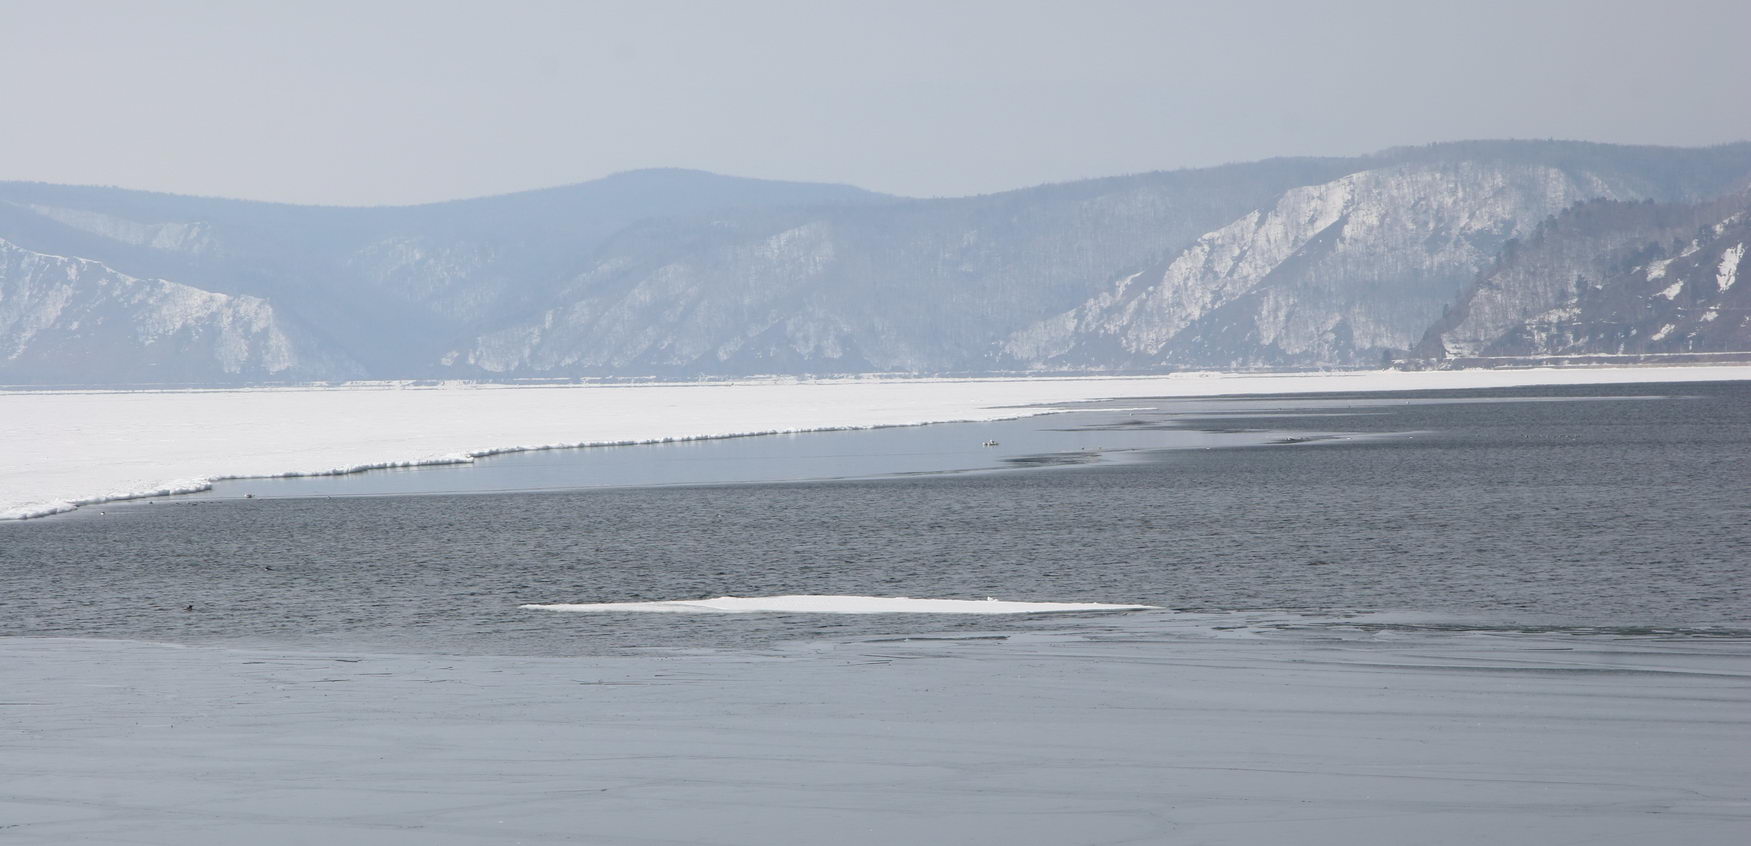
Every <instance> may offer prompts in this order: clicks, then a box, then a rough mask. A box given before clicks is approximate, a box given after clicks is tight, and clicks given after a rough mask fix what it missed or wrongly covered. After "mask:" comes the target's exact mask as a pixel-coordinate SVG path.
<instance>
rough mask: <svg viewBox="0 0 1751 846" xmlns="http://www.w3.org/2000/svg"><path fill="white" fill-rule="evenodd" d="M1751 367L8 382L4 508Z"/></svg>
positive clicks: (36, 511) (1681, 376)
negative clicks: (1304, 397) (974, 424)
mask: <svg viewBox="0 0 1751 846" xmlns="http://www.w3.org/2000/svg"><path fill="white" fill-rule="evenodd" d="M1740 379H1751V366H1725V367H1673V368H1619V369H1606V368H1601V369H1535V370H1485V371H1453V372H1430V373H1400V372H1392V371H1387V372H1372V373H1337V374H1287V375H1222V374H1179V375H1174V376H1163V377H1149V378H1077V379H1008V380H1005V379H983V380H892V381H879V380H844V381H821V382H785V381H770V382H751V383H741V384H727V383H712V384H693V385H650V386H611V385H566V386H503V385H466V384H451V385H441V386H411V385H381V384H374V385H352V386H343V387H311V388H262V389H246V390H223V391H221V390H214V391H86V392H52V391H12V392H5V391H0V518H16V517H29V516H37V515H43V514H51V513H55V512H57V511H65V510H67V509H70V508H73V507H74V506H76V505H80V504H88V503H93V502H103V501H106V500H113V499H120V498H126V497H139V496H150V495H161V494H167V493H174V492H187V491H194V490H202V489H205V488H206V487H207V486H209V485H210V484H211V482H212V481H213V480H214V479H222V478H247V477H265V476H281V475H298V474H321V473H344V472H353V471H357V470H362V469H370V468H384V467H403V466H414V465H423V464H446V463H449V464H455V463H466V462H468V461H472V460H473V459H474V458H476V457H479V456H484V455H491V454H495V453H503V452H510V451H517V450H528V449H546V448H557V447H567V446H582V445H591V444H618V443H640V442H660V441H671V440H682V439H695V438H711V437H724V436H730V435H739V434H757V433H772V432H796V431H807V430H823V429H855V428H869V427H877V426H897V425H910V424H919V423H932V422H946V421H953V420H993V419H999V418H1005V417H1014V416H1017V415H1022V414H1029V413H1036V412H1037V411H1038V409H1032V410H1022V409H1017V408H1015V406H1020V405H1035V404H1051V403H1067V402H1075V401H1083V400H1093V399H1106V398H1125V397H1156V396H1160V397H1196V396H1215V395H1223V394H1273V393H1308V392H1326V391H1369V390H1425V389H1440V388H1476V387H1506V386H1515V385H1537V384H1605V383H1625V382H1686V381H1707V380H1740Z"/></svg>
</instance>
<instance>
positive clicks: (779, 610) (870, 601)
mask: <svg viewBox="0 0 1751 846" xmlns="http://www.w3.org/2000/svg"><path fill="white" fill-rule="evenodd" d="M521 607H523V608H529V609H534V610H540V611H582V612H594V613H610V612H616V611H620V612H643V613H656V614H758V613H767V614H1047V613H1054V612H1064V611H1150V610H1154V609H1156V608H1158V607H1159V606H1155V605H1114V604H1110V603H1105V602H1012V601H1008V600H1001V599H912V598H909V597H904V596H806V595H798V596H720V597H717V598H716V599H674V600H668V601H665V602H595V603H585V604H565V603H555V604H546V605H524V606H521Z"/></svg>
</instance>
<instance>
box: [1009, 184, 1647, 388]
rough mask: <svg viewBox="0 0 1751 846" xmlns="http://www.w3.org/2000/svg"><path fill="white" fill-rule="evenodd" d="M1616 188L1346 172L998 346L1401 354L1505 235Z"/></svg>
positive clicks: (1129, 361) (1090, 357) (1223, 355)
mask: <svg viewBox="0 0 1751 846" xmlns="http://www.w3.org/2000/svg"><path fill="white" fill-rule="evenodd" d="M1626 194H1632V192H1631V190H1630V189H1628V188H1626V187H1624V186H1622V185H1620V184H1615V183H1614V182H1613V181H1612V180H1610V179H1607V178H1604V177H1600V176H1597V175H1594V174H1589V173H1580V174H1573V173H1569V172H1566V171H1564V170H1560V169H1557V168H1554V167H1548V166H1540V165H1525V164H1506V163H1486V162H1458V163H1451V164H1446V163H1441V164H1418V165H1400V166H1395V167H1387V168H1379V169H1375V170H1368V171H1363V172H1360V173H1355V174H1351V175H1348V176H1345V177H1343V178H1341V179H1337V180H1334V181H1331V182H1328V183H1324V184H1321V185H1312V186H1307V187H1303V188H1296V189H1293V190H1290V191H1288V192H1286V193H1284V194H1283V195H1282V196H1281V197H1280V198H1279V199H1278V200H1277V201H1276V202H1275V203H1274V204H1273V205H1271V206H1270V207H1268V208H1263V209H1260V210H1258V211H1254V212H1252V213H1250V214H1247V215H1245V216H1244V217H1241V218H1240V219H1238V220H1235V221H1233V222H1232V223H1230V224H1228V225H1227V226H1224V227H1222V228H1221V229H1218V230H1215V231H1213V232H1210V233H1208V234H1206V235H1204V236H1203V237H1202V238H1200V239H1198V242H1197V243H1196V244H1194V245H1192V246H1191V247H1190V248H1188V249H1187V250H1185V251H1184V252H1182V253H1180V254H1179V255H1177V256H1175V257H1174V258H1173V259H1172V260H1171V261H1170V262H1168V263H1167V265H1166V266H1165V267H1162V268H1156V269H1153V270H1148V271H1144V272H1142V273H1138V274H1135V275H1130V276H1127V277H1125V278H1123V279H1121V280H1119V281H1118V282H1116V283H1114V284H1113V285H1112V286H1111V287H1110V288H1109V289H1108V290H1106V291H1104V292H1102V293H1100V294H1099V295H1097V296H1095V297H1093V298H1091V299H1089V300H1088V301H1087V302H1085V303H1083V304H1081V305H1079V306H1077V307H1076V308H1074V309H1072V310H1070V311H1068V312H1065V313H1063V314H1060V315H1056V316H1054V317H1051V318H1047V319H1046V320H1043V321H1040V322H1038V323H1036V324H1034V325H1033V326H1030V327H1028V328H1026V329H1024V330H1022V331H1020V332H1017V333H1015V334H1014V335H1012V336H1011V337H1010V338H1009V339H1008V340H1007V341H1006V343H1005V344H1004V352H1005V353H1006V354H1007V355H1008V356H1010V357H1012V358H1013V359H1015V360H1016V361H1018V362H1020V363H1023V364H1025V365H1028V366H1031V367H1035V368H1057V367H1085V366H1099V365H1101V364H1102V363H1103V362H1113V363H1116V364H1118V365H1120V366H1131V367H1144V366H1154V365H1163V364H1168V365H1176V364H1177V365H1185V366H1223V365H1250V364H1272V365H1301V366H1316V365H1324V364H1339V365H1354V364H1361V363H1371V362H1373V361H1378V360H1379V358H1380V354H1381V351H1382V350H1388V349H1404V348H1408V347H1410V346H1411V344H1412V343H1413V342H1415V341H1416V340H1417V338H1418V337H1419V336H1420V335H1421V334H1422V331H1423V330H1424V328H1425V327H1427V326H1428V325H1429V323H1431V322H1432V321H1433V320H1434V319H1435V318H1436V317H1438V316H1439V315H1440V313H1441V308H1442V306H1443V305H1444V304H1445V303H1447V302H1449V301H1450V300H1451V299H1452V297H1453V296H1454V294H1455V293H1456V292H1457V291H1458V290H1459V288H1460V287H1461V286H1462V285H1463V284H1464V282H1465V281H1466V280H1468V279H1469V278H1471V277H1472V276H1473V275H1474V274H1476V273H1477V271H1478V270H1479V268H1481V267H1482V266H1484V265H1485V264H1486V263H1488V261H1489V260H1490V258H1491V257H1492V256H1493V255H1494V254H1495V253H1496V251H1497V250H1498V249H1499V248H1500V247H1501V245H1502V244H1503V243H1504V242H1506V241H1507V240H1508V239H1509V238H1512V237H1516V236H1519V235H1523V234H1525V233H1526V232H1528V231H1530V230H1531V229H1532V228H1533V227H1534V226H1535V225H1536V224H1537V223H1538V222H1539V221H1541V220H1543V219H1544V218H1546V217H1548V216H1550V215H1552V214H1554V213H1556V212H1558V211H1560V210H1562V209H1563V208H1564V207H1566V206H1568V205H1570V204H1572V203H1574V202H1576V201H1578V200H1582V199H1587V198H1591V197H1599V196H1606V197H1610V196H1620V195H1626Z"/></svg>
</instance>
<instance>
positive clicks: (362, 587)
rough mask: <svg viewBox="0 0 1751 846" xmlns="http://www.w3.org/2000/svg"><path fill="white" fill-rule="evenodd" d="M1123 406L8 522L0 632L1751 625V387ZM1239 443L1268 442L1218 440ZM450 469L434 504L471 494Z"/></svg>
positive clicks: (675, 642) (431, 643)
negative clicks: (1037, 604)
mask: <svg viewBox="0 0 1751 846" xmlns="http://www.w3.org/2000/svg"><path fill="white" fill-rule="evenodd" d="M1124 405H1126V406H1152V405H1155V406H1158V407H1159V408H1161V409H1163V410H1161V411H1157V412H1105V413H1088V414H1078V415H1076V416H1074V417H1047V418H1036V419H1033V420H1031V421H1023V422H1017V423H1013V424H1007V425H1010V426H1023V425H1025V426H1028V427H1032V428H1033V429H1034V430H1040V431H1048V430H1052V429H1062V428H1072V429H1075V430H1077V431H1075V432H1072V433H1062V434H1064V435H1065V436H1066V437H1069V438H1071V439H1072V440H1071V441H1070V442H1072V443H1075V444H1081V445H1082V446H1077V447H1075V448H1074V449H1066V450H1063V451H1061V452H1060V453H1058V454H1057V455H1056V456H1055V457H1053V458H1050V459H1048V460H1044V461H1041V460H1036V459H1035V458H1034V457H1030V456H1008V457H1005V458H1004V459H1003V460H1002V461H1001V462H1000V463H1005V464H1009V465H1013V466H1015V467H1017V468H1018V469H1011V470H1004V471H998V472H972V473H954V474H946V475H906V476H899V477H886V478H870V479H849V480H836V481H816V482H800V483H785V482H770V483H761V484H719V485H710V486H655V487H617V488H595V489H572V490H523V491H516V492H497V493H474V494H445V493H430V492H428V493H425V494H423V495H384V496H302V497H300V496H292V495H286V494H282V495H280V496H279V497H277V498H273V499H268V498H257V499H251V500H245V499H239V498H235V497H233V498H224V497H219V498H209V499H205V500H200V499H168V500H160V501H158V503H157V504H156V505H152V506H147V505H144V504H133V505H126V506H123V505H110V506H96V507H88V508H86V509H82V510H81V511H79V512H76V513H74V514H72V515H69V516H66V517H61V518H50V519H44V520H35V521H25V522H13V523H6V524H0V635H12V636H17V635H30V636H88V637H108V638H140V639H148V640H160V641H171V642H183V643H232V644H239V645H244V644H248V645H277V646H310V647H316V648H337V647H338V648H346V649H354V650H371V649H376V650H385V651H422V652H468V653H498V654H530V655H556V654H558V655H563V654H599V653H610V652H617V651H623V650H629V649H644V648H653V647H654V648H670V647H679V648H750V647H759V646H763V645H768V644H771V643H773V642H775V641H781V640H789V639H799V638H818V637H865V636H882V635H888V634H912V633H920V632H941V633H946V634H953V633H957V632H971V631H980V632H999V633H1001V632H1003V631H1011V630H1027V629H1028V628H1030V627H1038V626H1042V625H1062V623H1063V618H1059V619H1057V620H1055V621H1054V620H1046V619H1040V618H1032V619H1025V618H994V617H974V618H957V617H938V616H915V615H904V616H873V617H872V616H856V617H851V616H814V615H671V614H660V615H659V614H642V615H641V614H565V613H555V612H542V611H529V610H522V609H519V608H518V607H517V606H519V605H520V604H523V603H529V602H617V601H640V600H665V599H685V598H700V597H709V596H717V595H725V594H730V595H741V596H758V595H774V594H792V593H813V594H864V595H882V596H913V597H950V598H974V599H977V598H983V597H986V596H995V597H999V598H1003V599H1020V600H1082V601H1096V602H1126V603H1130V602H1138V603H1148V604H1156V605H1163V606H1167V607H1169V608H1173V609H1181V610H1196V611H1231V610H1259V611H1273V612H1276V611H1291V612H1303V613H1306V614H1309V615H1312V616H1314V617H1316V618H1318V619H1331V618H1334V617H1337V616H1339V615H1344V614H1350V613H1354V612H1390V613H1391V614H1394V615H1398V616H1397V617H1396V619H1400V620H1416V621H1418V622H1419V624H1423V625H1440V626H1454V627H1462V628H1463V627H1476V628H1484V629H1491V628H1498V627H1501V628H1510V629H1512V628H1517V627H1535V628H1542V627H1557V628H1568V629H1573V630H1576V631H1580V632H1590V631H1596V630H1601V629H1602V630H1606V631H1609V632H1623V631H1629V632H1635V631H1640V630H1643V629H1658V630H1661V631H1669V632H1671V633H1673V634H1676V635H1679V636H1686V635H1689V636H1703V635H1710V634H1736V635H1740V636H1743V635H1745V634H1747V633H1748V632H1747V630H1751V385H1748V384H1745V383H1727V384H1686V385H1677V386H1674V385H1625V386H1610V387H1600V386H1584V387H1570V388H1527V389H1511V390H1488V391H1447V392H1428V393H1416V394H1406V393H1395V394H1374V395H1364V394H1356V395H1325V396H1321V397H1316V398H1311V399H1310V398H1308V397H1294V398H1283V397H1262V398H1256V399H1242V400H1236V399H1228V400H1222V401H1220V402H1216V403H1205V404H1200V403H1196V402H1189V401H1184V400H1173V401H1162V402H1161V403H1151V402H1149V401H1127V402H1126V403H1124ZM1163 427H1169V428H1163ZM1187 427H1190V428H1192V429H1195V430H1199V431H1201V432H1202V433H1203V435H1207V436H1211V437H1216V438H1230V439H1232V438H1236V437H1238V438H1241V439H1242V440H1240V441H1236V440H1229V441H1219V440H1205V441H1194V442H1191V443H1192V445H1193V446H1194V447H1195V448H1191V449H1185V448H1182V449H1177V450H1161V451H1133V452H1129V453H1126V455H1127V456H1129V457H1130V458H1131V459H1132V460H1128V461H1123V462H1116V463H1115V462H1102V463H1083V462H1086V461H1087V460H1088V456H1087V455H1086V453H1088V452H1092V451H1096V450H1094V449H1093V447H1091V446H1089V445H1088V443H1089V441H1090V440H1091V439H1092V440H1094V441H1097V442H1100V441H1111V442H1113V443H1123V444H1127V445H1129V444H1147V443H1148V441H1147V437H1148V435H1147V433H1148V432H1151V431H1164V432H1165V431H1169V430H1170V429H1171V430H1175V431H1179V432H1180V434H1184V433H1183V430H1184V429H1185V428H1187ZM887 431H889V432H904V431H906V430H887ZM912 431H915V432H920V433H924V434H920V435H919V437H923V438H936V437H939V435H940V433H942V432H944V431H949V432H954V431H956V430H949V429H946V428H942V427H926V429H923V430H912ZM974 431H976V430H972V429H968V430H965V431H964V432H961V434H962V435H970V434H971V433H973V432H974ZM977 431H984V430H977ZM1003 431H1007V432H1010V433H1012V434H1013V433H1015V432H1016V431H1018V430H1015V429H1007V430H1003ZM1121 432H1123V433H1127V434H1124V435H1121V434H1119V433H1121ZM1319 432H1331V433H1344V434H1346V435H1350V436H1352V437H1349V438H1347V439H1339V440H1310V438H1312V437H1313V436H1314V434H1315V433H1319ZM1284 433H1290V434H1289V436H1288V437H1283V435H1284ZM1356 435H1367V436H1368V437H1354V436H1356ZM857 436H858V433H841V434H840V435H838V437H841V438H855V437H857ZM957 437H959V435H957ZM1281 440H1293V441H1295V442H1294V443H1271V442H1272V441H1281ZM1240 442H1245V443H1252V444H1256V445H1253V446H1220V448H1206V447H1209V446H1211V445H1220V444H1227V443H1240ZM779 443H782V441H778V440H775V441H772V442H770V443H769V444H768V445H766V446H761V447H760V448H761V449H769V448H772V447H771V446H770V444H779ZM1185 445H1186V444H1184V443H1182V444H1180V446H1182V447H1184V446H1185ZM1126 448H1128V449H1129V448H1132V447H1129V446H1127V447H1126ZM627 449H638V448H627ZM707 449H709V447H707ZM706 457H708V458H709V455H707V456H706ZM1138 459H1141V460H1138ZM1035 465H1045V466H1035ZM908 469H914V468H911V467H910V465H908ZM945 469H946V468H945ZM443 472H444V473H446V474H448V475H442V476H429V477H427V478H441V479H444V480H445V481H444V482H443V484H442V486H439V487H437V488H427V490H428V491H429V490H434V489H454V488H456V487H458V486H459V484H460V485H461V486H465V485H466V474H467V473H468V472H469V469H468V468H463V469H460V470H447V471H443ZM544 472H545V471H544ZM358 478H359V479H361V480H364V479H366V478H367V476H361V477H358ZM240 484H243V483H240ZM331 492H332V491H331ZM342 492H344V491H342ZM99 510H101V511H103V512H106V513H104V514H101V515H100V514H98V513H97V512H98V511H99ZM190 604H192V605H194V606H195V609H196V610H194V611H192V612H191V611H184V610H183V608H184V607H185V606H187V605H190ZM1145 613H1155V612H1145Z"/></svg>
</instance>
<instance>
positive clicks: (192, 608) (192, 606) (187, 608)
mask: <svg viewBox="0 0 1751 846" xmlns="http://www.w3.org/2000/svg"><path fill="white" fill-rule="evenodd" d="M182 610H184V611H193V610H195V607H194V605H192V604H191V605H186V606H183V609H182Z"/></svg>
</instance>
